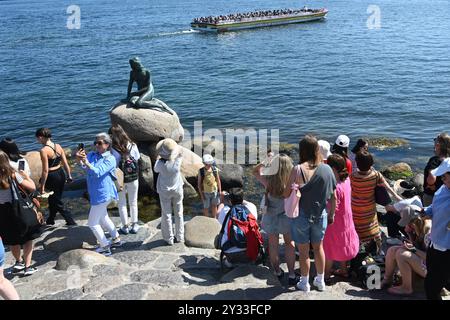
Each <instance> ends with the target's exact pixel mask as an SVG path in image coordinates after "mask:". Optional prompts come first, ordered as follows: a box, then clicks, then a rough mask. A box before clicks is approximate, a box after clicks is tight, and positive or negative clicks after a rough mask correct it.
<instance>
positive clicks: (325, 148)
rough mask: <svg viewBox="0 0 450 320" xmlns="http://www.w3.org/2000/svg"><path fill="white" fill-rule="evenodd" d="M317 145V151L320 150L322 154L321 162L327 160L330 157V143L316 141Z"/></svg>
mask: <svg viewBox="0 0 450 320" xmlns="http://www.w3.org/2000/svg"><path fill="white" fill-rule="evenodd" d="M317 143H318V144H319V149H320V153H321V154H322V158H323V160H327V159H328V157H329V156H331V152H330V149H331V147H330V143H329V142H328V141H325V140H319V141H317Z"/></svg>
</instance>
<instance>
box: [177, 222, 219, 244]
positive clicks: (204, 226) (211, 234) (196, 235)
mask: <svg viewBox="0 0 450 320" xmlns="http://www.w3.org/2000/svg"><path fill="white" fill-rule="evenodd" d="M221 227H222V226H221V225H220V223H219V222H218V221H217V219H214V218H209V217H204V216H196V217H194V218H192V219H191V220H190V221H189V222H186V224H185V226H184V239H185V244H186V245H187V246H189V247H197V248H205V249H214V239H215V237H216V235H218V234H219V232H220V228H221Z"/></svg>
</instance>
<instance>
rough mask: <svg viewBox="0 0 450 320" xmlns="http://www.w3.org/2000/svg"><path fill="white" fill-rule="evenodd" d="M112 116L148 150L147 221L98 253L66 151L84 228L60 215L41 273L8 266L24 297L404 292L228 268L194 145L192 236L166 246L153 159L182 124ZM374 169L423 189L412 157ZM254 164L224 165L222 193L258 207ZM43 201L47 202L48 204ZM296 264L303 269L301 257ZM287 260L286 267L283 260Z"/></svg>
mask: <svg viewBox="0 0 450 320" xmlns="http://www.w3.org/2000/svg"><path fill="white" fill-rule="evenodd" d="M161 103H163V102H161ZM161 117H163V118H164V119H162V118H161ZM111 122H112V123H113V124H114V123H119V124H121V125H122V126H123V127H124V128H125V130H126V131H127V133H128V134H129V135H130V137H131V138H132V139H134V141H136V142H137V144H138V147H139V150H140V152H141V155H142V158H141V160H140V167H141V169H142V170H141V172H140V177H139V178H140V200H139V218H140V221H141V222H140V223H141V228H140V230H139V232H138V234H136V235H132V234H129V235H124V236H122V239H123V240H124V241H125V243H124V245H123V246H122V247H120V248H116V249H114V251H113V255H112V256H111V257H104V256H103V255H100V254H97V253H95V252H94V251H93V250H92V249H93V247H94V246H95V245H96V240H95V238H94V236H93V234H92V232H91V230H90V229H89V228H88V227H87V214H88V212H89V203H88V201H87V200H86V197H85V194H86V182H85V180H84V177H83V173H82V172H81V170H80V168H79V166H77V165H76V164H75V163H74V161H73V159H74V158H73V151H71V150H67V151H66V154H67V157H68V158H69V161H70V163H71V166H72V169H73V171H74V172H73V176H74V177H75V178H76V181H75V182H74V183H72V184H69V185H66V190H65V198H64V202H65V205H66V206H67V208H68V209H69V210H70V211H72V214H73V215H74V217H75V219H76V220H77V222H78V223H79V225H78V226H76V227H66V226H63V220H57V221H56V226H55V227H50V228H48V229H46V230H45V231H44V233H43V234H42V235H41V237H40V238H39V239H36V241H35V243H36V249H35V252H34V254H33V261H34V263H35V266H36V267H38V268H39V271H38V272H37V273H35V274H34V275H32V276H30V277H20V276H15V275H13V274H12V273H11V272H10V271H11V270H10V269H6V273H7V277H8V278H9V279H11V281H12V282H13V283H14V285H15V286H16V288H17V290H18V292H19V294H20V296H21V298H22V299H33V300H34V299H49V300H50V299H58V300H61V299H64V300H73V299H78V300H79V299H82V300H84V299H89V300H104V299H107V300H113V299H131V300H136V299H152V300H158V299H161V300H171V299H175V300H176V299H188V300H190V299H200V300H210V299H233V300H236V299H238V300H240V299H255V300H259V299H262V300H268V299H283V300H303V299H311V300H314V299H342V300H349V299H356V300H365V299H399V297H394V296H391V295H388V294H387V293H386V292H384V291H380V290H370V291H369V290H366V289H362V288H361V287H360V286H359V284H358V283H356V282H352V281H348V280H345V281H339V282H337V283H336V284H334V285H333V286H330V287H329V290H328V291H326V292H318V291H312V292H311V293H309V294H306V293H303V292H299V291H295V290H294V288H293V287H288V286H287V279H284V280H282V281H281V282H280V281H279V280H278V278H277V277H275V276H274V275H273V273H272V272H271V270H270V269H269V268H268V267H267V266H264V265H253V264H249V265H238V266H236V267H235V268H233V269H231V270H230V269H225V270H223V269H221V266H220V263H219V255H220V251H218V250H216V249H214V245H213V240H214V237H215V235H216V234H217V233H218V232H219V229H220V225H219V223H218V222H217V221H216V220H215V219H211V218H206V217H203V216H201V214H202V210H201V201H200V199H199V197H198V195H197V191H196V187H197V183H196V181H197V172H198V169H199V168H200V167H201V166H202V161H201V158H200V156H199V155H197V154H196V153H194V152H193V150H189V149H186V148H183V159H184V165H183V168H182V173H183V176H184V178H185V187H184V192H185V200H184V207H185V221H186V225H185V230H186V232H185V241H186V242H185V243H177V244H175V245H174V246H167V245H166V243H165V242H164V241H163V240H162V236H161V231H160V218H159V217H160V208H159V201H158V198H157V194H156V192H155V181H156V175H155V173H154V172H153V169H152V165H153V164H154V163H155V161H156V152H155V146H156V143H157V142H158V141H159V140H160V139H163V138H167V137H171V138H174V139H175V140H176V141H177V142H181V141H182V140H183V127H182V126H181V124H180V122H179V119H178V116H177V115H176V113H175V112H174V114H173V115H169V114H163V113H161V112H158V111H154V110H141V109H133V108H129V107H128V106H126V105H121V104H119V105H116V106H115V107H114V108H113V109H112V111H111ZM150 124H151V125H150ZM375 141H379V143H380V144H382V145H383V146H387V147H390V148H392V147H395V146H404V145H405V143H407V142H405V141H396V140H392V141H388V140H386V139H378V140H373V141H372V146H376V142H375ZM208 145H209V146H211V141H207V142H205V141H203V144H202V145H201V146H200V148H196V149H197V150H198V149H199V150H203V149H204V148H205V147H206V146H208ZM214 145H215V146H216V147H218V149H219V150H225V149H224V146H223V145H220V144H218V143H217V142H215V143H214ZM251 148H255V146H247V151H248V150H249V149H251ZM381 149H382V148H381ZM279 150H280V152H284V153H287V154H289V155H290V156H291V157H292V158H293V160H294V162H297V161H298V147H297V146H296V145H293V144H285V143H282V144H280V147H279ZM26 159H27V160H28V162H29V164H30V168H31V171H32V178H33V179H34V180H35V181H36V182H37V180H38V178H39V175H40V172H41V164H40V157H39V153H38V152H36V151H34V152H28V153H27V155H26ZM375 166H376V168H378V169H379V168H382V169H380V171H381V172H382V173H383V174H384V175H385V176H386V178H388V179H389V181H390V183H391V184H393V183H394V181H395V180H397V179H407V180H410V181H411V182H413V183H414V184H415V185H416V186H417V187H418V188H419V190H420V188H421V183H422V181H423V175H422V174H420V173H415V172H413V170H412V169H411V167H410V166H409V165H408V164H406V163H397V164H389V165H386V163H383V162H378V161H377V162H376V164H375ZM252 168H253V164H252V165H237V164H219V169H220V174H221V179H222V183H223V190H228V189H229V188H232V187H244V190H245V193H246V199H248V200H250V201H252V202H254V203H255V204H259V201H260V198H261V195H262V194H263V189H262V187H261V186H260V185H259V184H258V183H257V181H256V180H255V179H254V177H253V175H252V172H251V171H252ZM42 204H43V207H44V208H45V201H43V203H42ZM109 209H110V215H111V216H112V220H113V222H114V223H115V224H116V225H117V226H118V225H119V224H120V219H119V218H118V216H119V215H118V211H117V208H115V206H114V205H112V206H111V207H110V208H109ZM379 210H383V209H382V208H379ZM57 218H59V217H57ZM199 230H200V231H201V232H199ZM280 240H281V241H282V239H281V238H280ZM283 250H284V246H281V252H283ZM13 263H14V259H13V257H12V255H11V253H10V252H7V254H6V261H5V265H6V266H12V265H13ZM296 266H297V269H298V262H297V263H296ZM282 267H283V268H284V269H285V270H286V264H285V262H284V261H283V260H282ZM418 288H420V286H418ZM412 298H413V299H424V298H425V296H424V294H423V292H422V291H421V290H419V291H418V293H416V294H415V295H414V296H413V297H412ZM408 299H411V297H410V298H408Z"/></svg>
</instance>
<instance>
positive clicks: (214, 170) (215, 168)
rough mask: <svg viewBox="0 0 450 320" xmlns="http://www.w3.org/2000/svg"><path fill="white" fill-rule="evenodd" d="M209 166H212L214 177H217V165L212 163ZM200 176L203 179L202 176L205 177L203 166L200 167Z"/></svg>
mask: <svg viewBox="0 0 450 320" xmlns="http://www.w3.org/2000/svg"><path fill="white" fill-rule="evenodd" d="M211 168H212V171H213V174H214V177H215V178H216V179H217V176H218V175H219V169H218V168H217V166H216V165H215V164H213V165H212V166H211ZM200 176H201V177H202V180H203V178H204V177H205V167H203V168H200Z"/></svg>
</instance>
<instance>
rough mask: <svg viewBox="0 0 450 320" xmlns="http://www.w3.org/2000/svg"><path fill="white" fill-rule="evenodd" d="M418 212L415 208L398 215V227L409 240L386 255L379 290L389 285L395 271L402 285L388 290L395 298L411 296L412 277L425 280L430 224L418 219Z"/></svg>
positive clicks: (410, 207) (408, 208)
mask: <svg viewBox="0 0 450 320" xmlns="http://www.w3.org/2000/svg"><path fill="white" fill-rule="evenodd" d="M420 212H421V208H420V207H417V206H415V205H410V206H407V207H405V208H404V209H403V210H402V211H401V219H400V221H399V222H398V225H399V226H401V227H405V229H406V230H407V232H408V234H409V240H406V241H404V243H403V245H400V246H393V247H390V248H389V249H388V251H387V254H386V262H385V263H386V271H385V274H384V279H383V282H382V284H381V287H382V288H388V287H390V286H391V285H392V282H393V275H394V272H395V270H396V268H398V269H399V270H400V274H401V277H402V284H401V285H400V286H395V287H392V288H389V289H388V292H389V293H391V294H396V295H410V294H412V293H413V286H412V276H413V274H414V273H415V274H417V275H419V276H420V277H421V278H425V277H426V275H427V266H426V264H425V261H426V255H427V254H426V250H427V247H428V245H429V242H430V232H431V221H430V220H424V219H422V218H421V217H420Z"/></svg>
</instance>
